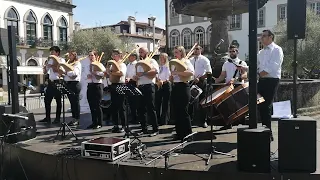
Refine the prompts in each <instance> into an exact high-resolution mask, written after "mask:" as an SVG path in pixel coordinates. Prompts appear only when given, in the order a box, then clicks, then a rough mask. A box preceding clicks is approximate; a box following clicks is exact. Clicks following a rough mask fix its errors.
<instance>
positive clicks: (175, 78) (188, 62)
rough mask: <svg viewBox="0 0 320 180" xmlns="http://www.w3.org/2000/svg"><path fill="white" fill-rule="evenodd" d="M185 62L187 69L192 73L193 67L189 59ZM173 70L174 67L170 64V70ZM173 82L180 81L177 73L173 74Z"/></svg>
mask: <svg viewBox="0 0 320 180" xmlns="http://www.w3.org/2000/svg"><path fill="white" fill-rule="evenodd" d="M185 63H186V65H187V70H188V71H190V72H192V74H194V68H193V65H192V64H191V62H190V60H186V61H185ZM174 70H175V67H174V66H171V71H174ZM173 82H182V81H181V79H180V77H179V75H173Z"/></svg>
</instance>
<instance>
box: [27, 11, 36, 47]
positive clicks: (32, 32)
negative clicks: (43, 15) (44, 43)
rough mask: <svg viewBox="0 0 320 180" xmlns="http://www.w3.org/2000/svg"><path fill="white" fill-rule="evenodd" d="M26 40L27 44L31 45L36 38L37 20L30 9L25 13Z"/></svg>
mask: <svg viewBox="0 0 320 180" xmlns="http://www.w3.org/2000/svg"><path fill="white" fill-rule="evenodd" d="M25 23H26V35H27V36H26V40H27V44H28V45H33V44H34V43H35V42H36V39H37V20H36V16H35V14H34V13H33V12H32V11H31V10H30V11H28V12H27V14H26V18H25Z"/></svg>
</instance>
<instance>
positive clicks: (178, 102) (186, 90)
mask: <svg viewBox="0 0 320 180" xmlns="http://www.w3.org/2000/svg"><path fill="white" fill-rule="evenodd" d="M190 97H191V92H190V86H189V84H186V83H183V82H180V83H174V85H173V86H172V95H171V103H172V105H173V106H172V110H173V111H174V119H175V122H176V126H175V129H176V133H177V137H178V138H179V139H183V138H184V137H185V136H187V135H188V134H190V133H192V127H191V120H190V115H189V113H188V105H189V101H190Z"/></svg>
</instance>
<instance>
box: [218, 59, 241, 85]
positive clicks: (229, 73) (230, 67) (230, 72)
mask: <svg viewBox="0 0 320 180" xmlns="http://www.w3.org/2000/svg"><path fill="white" fill-rule="evenodd" d="M230 59H231V60H232V61H233V63H231V62H229V61H226V62H224V64H223V65H222V72H223V71H225V72H226V79H225V80H226V83H227V82H229V81H230V80H231V79H232V78H233V76H234V73H235V72H236V70H237V66H236V65H235V64H239V63H240V61H241V60H240V59H239V58H238V57H237V58H235V59H232V58H230ZM241 65H242V66H247V63H246V62H245V61H241ZM239 76H240V71H238V72H237V74H236V77H239ZM243 82H244V81H243V80H242V83H243Z"/></svg>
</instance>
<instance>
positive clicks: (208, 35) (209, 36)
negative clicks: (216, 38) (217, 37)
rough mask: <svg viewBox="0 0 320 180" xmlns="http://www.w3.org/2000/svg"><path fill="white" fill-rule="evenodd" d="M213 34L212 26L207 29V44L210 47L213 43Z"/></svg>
mask: <svg viewBox="0 0 320 180" xmlns="http://www.w3.org/2000/svg"><path fill="white" fill-rule="evenodd" d="M211 32H212V26H211V25H210V26H209V27H208V29H207V33H208V34H207V42H208V45H210V44H211V43H210V42H211Z"/></svg>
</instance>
